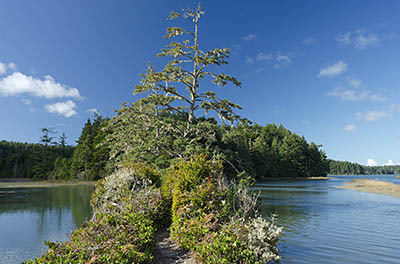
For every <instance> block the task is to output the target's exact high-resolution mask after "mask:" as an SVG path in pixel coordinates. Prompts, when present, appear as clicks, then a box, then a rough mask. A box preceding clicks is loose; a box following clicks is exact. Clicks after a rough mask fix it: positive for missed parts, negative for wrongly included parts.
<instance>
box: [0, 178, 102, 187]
mask: <svg viewBox="0 0 400 264" xmlns="http://www.w3.org/2000/svg"><path fill="white" fill-rule="evenodd" d="M95 184H96V181H80V180H69V181H56V180H41V181H34V180H31V179H25V178H18V179H0V189H5V188H47V187H58V186H76V185H95Z"/></svg>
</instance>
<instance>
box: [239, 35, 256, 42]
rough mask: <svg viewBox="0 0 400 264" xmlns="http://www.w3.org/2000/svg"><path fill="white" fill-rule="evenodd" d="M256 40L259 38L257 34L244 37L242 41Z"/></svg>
mask: <svg viewBox="0 0 400 264" xmlns="http://www.w3.org/2000/svg"><path fill="white" fill-rule="evenodd" d="M256 38H257V35H256V34H249V35H247V36H245V37H243V38H242V40H244V41H250V40H255V39H256Z"/></svg>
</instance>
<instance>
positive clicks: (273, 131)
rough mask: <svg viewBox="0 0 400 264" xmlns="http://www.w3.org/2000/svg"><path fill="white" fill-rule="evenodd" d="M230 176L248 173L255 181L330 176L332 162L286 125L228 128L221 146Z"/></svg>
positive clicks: (315, 146)
mask: <svg viewBox="0 0 400 264" xmlns="http://www.w3.org/2000/svg"><path fill="white" fill-rule="evenodd" d="M220 148H221V149H222V152H223V153H224V155H225V159H226V161H227V163H228V164H227V165H226V173H227V174H228V175H235V174H237V172H239V171H245V172H247V173H248V174H249V175H252V176H254V177H255V178H260V179H263V178H292V177H312V176H326V175H327V173H328V162H327V160H326V155H325V153H324V152H323V151H321V150H319V149H318V148H319V146H317V145H315V144H314V143H310V144H308V143H307V141H306V140H305V139H304V137H300V136H298V135H296V134H295V133H292V132H290V131H289V130H288V129H286V128H284V127H283V126H282V125H281V126H279V127H277V126H276V125H274V124H268V125H266V126H259V125H257V124H255V125H239V126H237V127H234V128H226V127H225V128H224V133H223V138H222V143H221V147H220Z"/></svg>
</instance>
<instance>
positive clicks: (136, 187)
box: [26, 167, 169, 264]
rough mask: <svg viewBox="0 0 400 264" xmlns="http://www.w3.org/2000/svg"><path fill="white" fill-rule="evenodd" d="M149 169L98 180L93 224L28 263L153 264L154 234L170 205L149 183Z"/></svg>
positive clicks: (87, 225)
mask: <svg viewBox="0 0 400 264" xmlns="http://www.w3.org/2000/svg"><path fill="white" fill-rule="evenodd" d="M150 174H151V175H153V172H152V171H151V170H148V169H147V168H144V167H138V168H136V169H132V168H129V169H127V168H125V169H121V170H119V171H116V172H114V173H113V174H112V175H110V176H108V177H106V178H104V179H103V180H101V181H99V182H98V184H97V188H96V190H95V192H94V194H93V196H92V199H91V204H92V206H93V209H94V217H93V219H92V221H90V222H89V223H87V224H86V225H84V226H83V227H81V228H79V229H77V230H75V231H74V232H73V233H72V234H71V237H70V240H69V241H67V242H63V243H52V242H47V245H48V246H49V251H48V252H47V253H46V254H44V255H43V256H42V257H40V258H37V259H35V260H30V261H27V262H26V263H35V264H39V263H150V262H151V261H152V259H153V255H152V250H153V246H154V235H155V230H156V229H157V227H158V226H159V225H161V224H163V223H164V221H165V216H166V215H168V213H169V210H168V209H169V207H168V206H167V205H166V202H165V199H163V197H162V195H161V191H160V189H158V188H155V187H154V185H152V182H151V181H150V178H151V177H150V176H149V175H150Z"/></svg>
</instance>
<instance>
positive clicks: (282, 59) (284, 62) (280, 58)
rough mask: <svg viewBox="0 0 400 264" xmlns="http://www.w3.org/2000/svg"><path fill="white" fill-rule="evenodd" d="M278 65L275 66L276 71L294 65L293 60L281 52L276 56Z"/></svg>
mask: <svg viewBox="0 0 400 264" xmlns="http://www.w3.org/2000/svg"><path fill="white" fill-rule="evenodd" d="M275 60H276V63H275V64H274V67H275V68H276V69H283V68H286V67H288V66H289V64H291V63H292V60H291V59H290V57H289V55H283V54H281V53H280V52H278V53H277V54H276V57H275Z"/></svg>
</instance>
